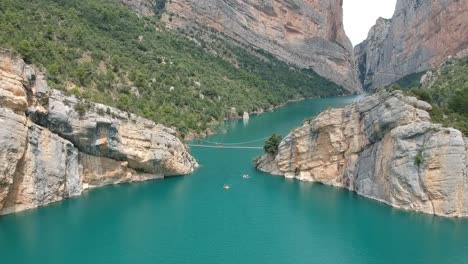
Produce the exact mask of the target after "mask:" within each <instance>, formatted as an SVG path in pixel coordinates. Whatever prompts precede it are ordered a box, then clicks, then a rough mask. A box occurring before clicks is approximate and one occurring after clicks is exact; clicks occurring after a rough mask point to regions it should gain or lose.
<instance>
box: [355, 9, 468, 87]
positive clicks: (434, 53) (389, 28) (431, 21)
mask: <svg viewBox="0 0 468 264" xmlns="http://www.w3.org/2000/svg"><path fill="white" fill-rule="evenodd" d="M467 27H468V0H398V1H397V5H396V9H395V13H394V15H393V17H392V19H391V21H389V22H383V20H382V19H379V20H377V24H376V26H374V27H373V28H372V29H371V31H370V32H369V35H368V38H367V39H366V40H365V41H364V42H363V43H361V44H359V45H358V46H356V48H355V57H356V61H357V64H358V68H359V71H360V73H359V75H360V79H361V81H362V83H363V85H364V87H365V88H367V89H370V90H374V89H377V88H380V87H384V86H387V85H390V84H392V83H393V82H395V81H397V80H399V79H401V78H402V77H404V76H406V75H409V74H411V73H417V72H422V71H426V70H428V69H430V68H432V67H435V66H437V65H439V64H440V63H441V62H443V61H444V60H446V59H447V57H448V56H450V55H455V54H456V53H457V52H459V51H461V50H463V49H465V48H467V47H468V36H467V34H466V28H467Z"/></svg>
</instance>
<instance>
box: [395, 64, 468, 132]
mask: <svg viewBox="0 0 468 264" xmlns="http://www.w3.org/2000/svg"><path fill="white" fill-rule="evenodd" d="M392 88H393V89H402V88H401V86H399V85H397V84H395V85H393V87H392ZM407 93H408V94H410V95H414V96H416V97H418V98H419V99H421V100H424V101H426V102H429V103H430V104H431V105H432V108H433V109H432V112H431V116H432V120H433V121H434V122H436V123H441V124H443V125H444V126H450V127H454V128H456V129H459V130H460V131H461V132H463V134H465V135H466V136H468V57H465V58H463V59H458V60H450V61H447V62H446V63H444V64H443V65H442V66H441V67H440V68H439V69H437V70H436V71H435V72H434V73H433V77H432V79H431V83H430V85H429V86H428V87H421V88H419V87H417V88H411V89H409V90H407Z"/></svg>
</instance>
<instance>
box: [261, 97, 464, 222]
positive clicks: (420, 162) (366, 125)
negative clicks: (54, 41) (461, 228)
mask: <svg viewBox="0 0 468 264" xmlns="http://www.w3.org/2000/svg"><path fill="white" fill-rule="evenodd" d="M428 111H431V106H430V105H429V104H427V103H426V102H423V101H418V100H417V99H416V98H414V97H406V96H404V95H403V94H402V93H400V92H392V93H389V92H380V93H377V94H375V95H372V96H368V97H366V98H365V99H363V100H361V101H360V102H358V103H354V104H352V105H350V106H347V107H345V108H341V109H332V110H328V111H325V112H323V113H321V114H320V115H318V116H317V117H316V118H315V119H313V120H312V121H309V122H306V123H304V125H303V126H302V127H300V128H297V129H295V130H294V131H293V132H291V133H290V134H289V135H288V136H286V137H285V138H284V139H283V140H282V142H281V144H280V145H279V150H278V153H277V154H276V155H271V154H265V155H263V156H262V157H261V158H260V159H259V160H258V161H257V166H258V168H259V169H260V170H262V171H265V172H268V173H271V174H275V175H285V176H286V177H290V178H297V179H300V180H304V181H312V182H321V183H324V184H328V185H333V186H337V187H343V188H347V189H349V190H351V191H355V192H356V193H358V194H360V195H362V196H365V197H368V198H371V199H375V200H378V201H381V202H384V203H387V204H389V205H391V206H394V207H397V208H403V209H407V210H413V211H418V212H423V213H428V214H435V215H441V216H448V217H467V216H468V168H467V166H468V139H467V138H464V137H463V135H462V133H461V132H460V131H458V130H456V129H453V128H446V127H442V126H441V125H438V124H433V123H431V120H430V115H429V113H428Z"/></svg>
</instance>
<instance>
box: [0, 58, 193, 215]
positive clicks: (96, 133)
mask: <svg viewBox="0 0 468 264" xmlns="http://www.w3.org/2000/svg"><path fill="white" fill-rule="evenodd" d="M197 166H198V164H197V162H196V161H195V159H194V158H193V157H192V156H191V155H190V154H189V153H188V149H187V148H186V147H185V146H184V144H183V143H182V142H181V141H180V140H179V139H178V138H177V136H176V134H175V131H174V130H172V129H169V128H166V127H164V126H162V125H157V124H155V123H153V122H151V121H149V120H146V119H143V118H140V117H137V116H135V115H132V114H130V113H126V112H123V111H120V110H117V109H114V108H112V107H107V106H105V105H100V104H94V103H89V102H85V101H82V100H80V99H77V98H75V97H69V96H65V95H64V94H62V93H61V92H59V91H55V90H51V89H50V88H49V87H47V83H46V81H45V79H44V77H43V76H42V75H40V74H36V72H35V70H34V68H33V67H31V66H29V65H26V64H25V63H24V62H23V61H22V60H21V59H19V58H17V57H15V56H12V55H11V54H10V53H8V52H5V51H1V52H0V214H8V213H12V212H17V211H21V210H25V209H30V208H35V207H38V206H43V205H46V204H49V203H52V202H56V201H60V200H62V199H65V198H68V197H72V196H77V195H80V194H81V192H82V191H83V190H85V189H87V188H91V187H98V186H103V185H108V184H116V183H121V182H134V181H144V180H149V179H157V178H163V177H165V176H171V175H183V174H189V173H191V172H193V170H194V169H195V168H196V167H197Z"/></svg>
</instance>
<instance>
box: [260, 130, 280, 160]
mask: <svg viewBox="0 0 468 264" xmlns="http://www.w3.org/2000/svg"><path fill="white" fill-rule="evenodd" d="M282 139H283V137H282V136H281V135H279V134H273V135H272V136H271V137H270V138H269V139H268V140H267V141H266V142H265V145H264V146H263V149H264V150H265V152H266V153H269V154H272V155H275V154H276V153H278V147H279V144H280V143H281V140H282Z"/></svg>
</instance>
